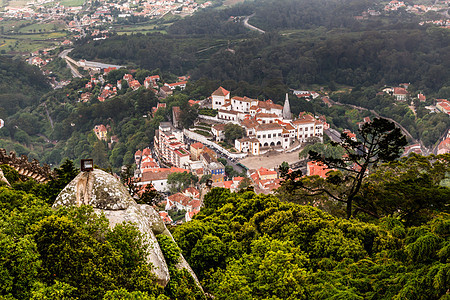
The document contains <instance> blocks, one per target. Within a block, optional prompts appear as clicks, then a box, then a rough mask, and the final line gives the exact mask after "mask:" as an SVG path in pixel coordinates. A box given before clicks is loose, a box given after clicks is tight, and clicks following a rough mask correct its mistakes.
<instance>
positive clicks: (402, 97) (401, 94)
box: [392, 87, 408, 101]
mask: <svg viewBox="0 0 450 300" xmlns="http://www.w3.org/2000/svg"><path fill="white" fill-rule="evenodd" d="M392 96H394V97H395V99H396V100H397V101H406V100H408V91H407V90H406V89H405V88H403V87H395V88H394V91H393V92H392Z"/></svg>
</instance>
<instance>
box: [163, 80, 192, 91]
mask: <svg viewBox="0 0 450 300" xmlns="http://www.w3.org/2000/svg"><path fill="white" fill-rule="evenodd" d="M186 84H187V81H180V82H175V83H165V84H164V86H167V87H169V88H170V89H171V90H172V91H173V90H175V89H176V88H177V87H179V88H180V89H181V90H184V89H185V88H186Z"/></svg>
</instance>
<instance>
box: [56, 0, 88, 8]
mask: <svg viewBox="0 0 450 300" xmlns="http://www.w3.org/2000/svg"><path fill="white" fill-rule="evenodd" d="M84 2H85V0H62V1H61V4H62V5H64V6H66V7H72V6H82V5H83V4H84Z"/></svg>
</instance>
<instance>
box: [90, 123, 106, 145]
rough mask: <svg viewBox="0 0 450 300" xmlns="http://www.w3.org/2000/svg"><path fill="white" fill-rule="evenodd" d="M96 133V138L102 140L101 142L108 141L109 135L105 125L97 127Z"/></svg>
mask: <svg viewBox="0 0 450 300" xmlns="http://www.w3.org/2000/svg"><path fill="white" fill-rule="evenodd" d="M93 130H94V133H95V136H96V137H97V138H98V139H99V140H101V141H107V140H108V138H107V135H108V130H107V129H106V127H105V125H103V124H100V125H95V127H94V129H93Z"/></svg>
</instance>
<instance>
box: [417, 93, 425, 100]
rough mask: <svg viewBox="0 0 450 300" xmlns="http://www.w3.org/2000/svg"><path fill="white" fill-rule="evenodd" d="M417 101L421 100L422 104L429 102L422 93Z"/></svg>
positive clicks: (418, 95)
mask: <svg viewBox="0 0 450 300" xmlns="http://www.w3.org/2000/svg"><path fill="white" fill-rule="evenodd" d="M417 99H419V101H420V102H425V101H427V97H425V95H424V94H421V93H419V94H417Z"/></svg>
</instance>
